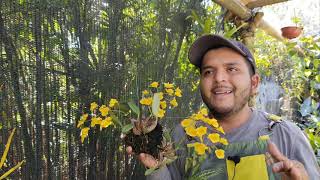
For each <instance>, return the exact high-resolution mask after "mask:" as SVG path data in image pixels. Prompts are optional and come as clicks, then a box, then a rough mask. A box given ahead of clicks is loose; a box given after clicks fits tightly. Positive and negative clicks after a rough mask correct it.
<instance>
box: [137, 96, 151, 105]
mask: <svg viewBox="0 0 320 180" xmlns="http://www.w3.org/2000/svg"><path fill="white" fill-rule="evenodd" d="M140 104H142V105H147V106H150V105H151V104H152V98H151V97H149V98H142V99H141V100H140Z"/></svg>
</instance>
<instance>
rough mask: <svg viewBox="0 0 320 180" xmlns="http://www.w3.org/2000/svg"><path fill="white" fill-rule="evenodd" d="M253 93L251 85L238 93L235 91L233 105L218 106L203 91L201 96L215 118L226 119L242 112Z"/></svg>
mask: <svg viewBox="0 0 320 180" xmlns="http://www.w3.org/2000/svg"><path fill="white" fill-rule="evenodd" d="M250 95H251V89H250V87H248V88H246V89H244V90H242V91H241V92H240V93H239V94H238V95H236V92H234V98H235V100H234V104H233V105H232V106H231V107H218V106H216V105H214V103H212V102H211V100H210V97H205V95H204V94H203V93H202V91H201V97H202V99H203V102H204V103H205V104H206V106H207V107H208V109H209V111H210V116H213V117H214V118H215V119H218V120H224V119H227V118H228V117H231V116H232V115H234V114H237V113H238V112H240V111H241V110H242V109H243V108H244V107H245V106H246V104H248V102H249V99H250Z"/></svg>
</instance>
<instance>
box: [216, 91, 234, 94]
mask: <svg viewBox="0 0 320 180" xmlns="http://www.w3.org/2000/svg"><path fill="white" fill-rule="evenodd" d="M215 93H216V94H225V93H227V94H229V93H231V91H223V92H220V91H219V92H215Z"/></svg>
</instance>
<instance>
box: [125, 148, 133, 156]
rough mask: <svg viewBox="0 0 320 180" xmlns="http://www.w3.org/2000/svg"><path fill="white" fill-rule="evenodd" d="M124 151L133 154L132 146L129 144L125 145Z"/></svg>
mask: <svg viewBox="0 0 320 180" xmlns="http://www.w3.org/2000/svg"><path fill="white" fill-rule="evenodd" d="M126 151H127V153H128V154H130V155H132V154H134V152H133V151H132V147H131V146H128V147H126Z"/></svg>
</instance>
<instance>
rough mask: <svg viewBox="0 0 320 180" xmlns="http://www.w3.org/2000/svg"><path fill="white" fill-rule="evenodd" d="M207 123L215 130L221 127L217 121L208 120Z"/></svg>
mask: <svg viewBox="0 0 320 180" xmlns="http://www.w3.org/2000/svg"><path fill="white" fill-rule="evenodd" d="M206 123H207V124H209V125H210V126H212V127H214V128H217V127H218V126H219V123H218V121H217V120H216V119H208V120H207V122H206Z"/></svg>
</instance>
